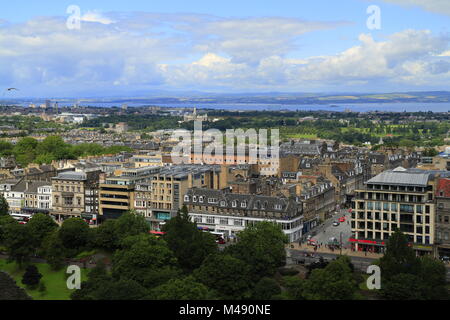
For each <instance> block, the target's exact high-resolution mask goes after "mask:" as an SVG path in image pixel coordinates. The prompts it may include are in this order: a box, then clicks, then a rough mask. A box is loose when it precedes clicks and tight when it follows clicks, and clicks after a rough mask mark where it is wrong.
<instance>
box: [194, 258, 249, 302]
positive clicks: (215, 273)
mask: <svg viewBox="0 0 450 320" xmlns="http://www.w3.org/2000/svg"><path fill="white" fill-rule="evenodd" d="M218 266H220V267H219V268H220V271H219V270H218ZM193 275H194V278H195V279H196V280H197V281H199V282H201V283H203V284H204V285H206V286H207V287H208V288H211V289H213V290H214V291H216V292H217V294H218V296H219V298H220V299H224V300H234V299H237V300H239V299H245V298H249V297H250V293H249V292H250V287H251V277H250V267H249V266H248V265H247V264H246V263H245V262H243V261H241V260H239V259H237V258H235V257H232V256H231V255H229V254H224V253H215V254H212V255H210V256H208V257H207V258H206V259H205V261H203V263H202V265H201V266H200V268H198V269H197V270H195V271H194V273H193Z"/></svg>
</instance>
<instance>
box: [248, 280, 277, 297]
mask: <svg viewBox="0 0 450 320" xmlns="http://www.w3.org/2000/svg"><path fill="white" fill-rule="evenodd" d="M280 293H281V288H280V286H279V285H278V283H277V282H276V281H275V280H274V279H273V278H267V277H264V278H262V279H261V280H259V281H258V283H257V284H256V286H255V288H254V289H253V294H252V297H253V299H255V300H271V299H273V297H274V296H276V295H279V294H280Z"/></svg>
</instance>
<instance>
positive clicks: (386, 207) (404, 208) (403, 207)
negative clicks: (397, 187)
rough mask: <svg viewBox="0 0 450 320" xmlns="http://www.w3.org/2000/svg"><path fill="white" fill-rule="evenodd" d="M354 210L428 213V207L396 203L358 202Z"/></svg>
mask: <svg viewBox="0 0 450 320" xmlns="http://www.w3.org/2000/svg"><path fill="white" fill-rule="evenodd" d="M356 209H360V210H364V209H366V210H380V211H381V210H382V211H395V212H397V211H398V209H400V212H408V213H414V212H416V213H423V212H425V213H430V211H431V210H430V206H429V205H425V206H423V205H413V204H398V203H390V202H372V201H366V202H358V204H357V206H356ZM414 209H415V210H414Z"/></svg>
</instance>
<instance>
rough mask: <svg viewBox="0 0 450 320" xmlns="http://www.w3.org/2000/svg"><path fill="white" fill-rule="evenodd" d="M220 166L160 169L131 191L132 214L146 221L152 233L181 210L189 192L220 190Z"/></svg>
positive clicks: (185, 166)
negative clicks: (196, 189) (132, 195)
mask: <svg viewBox="0 0 450 320" xmlns="http://www.w3.org/2000/svg"><path fill="white" fill-rule="evenodd" d="M219 174H220V166H216V165H179V166H172V167H165V168H161V169H160V170H159V171H158V172H155V173H154V174H153V175H151V176H150V177H149V178H148V179H146V180H145V181H142V182H139V183H137V184H136V186H135V190H134V210H135V211H136V213H138V214H141V215H143V216H144V217H146V219H147V221H149V222H150V225H151V228H152V230H157V231H158V230H160V229H161V227H162V225H164V224H165V222H166V221H167V220H169V219H171V218H172V217H174V216H175V215H176V214H177V213H178V210H179V209H181V207H182V206H183V197H184V195H185V194H186V193H187V191H188V189H189V188H193V187H199V188H212V189H217V188H218V187H219Z"/></svg>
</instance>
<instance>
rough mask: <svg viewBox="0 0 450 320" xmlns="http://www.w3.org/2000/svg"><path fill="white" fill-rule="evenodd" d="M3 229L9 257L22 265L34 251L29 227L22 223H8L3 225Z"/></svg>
mask: <svg viewBox="0 0 450 320" xmlns="http://www.w3.org/2000/svg"><path fill="white" fill-rule="evenodd" d="M4 231H5V232H4V244H5V247H6V249H7V253H8V255H9V259H10V260H12V261H16V262H17V263H18V264H19V266H22V264H23V263H24V262H27V261H28V260H29V259H30V256H31V255H32V254H33V252H34V243H33V236H32V234H31V232H30V229H28V228H27V227H26V226H25V225H23V224H18V223H8V224H6V226H5V227H4Z"/></svg>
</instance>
